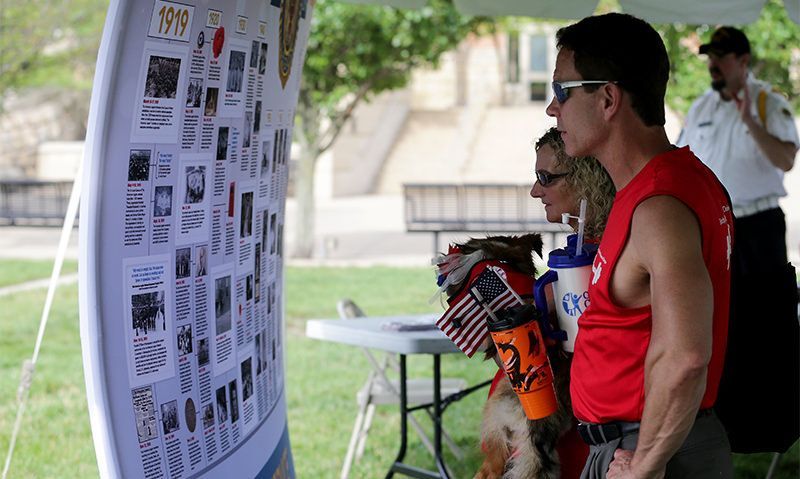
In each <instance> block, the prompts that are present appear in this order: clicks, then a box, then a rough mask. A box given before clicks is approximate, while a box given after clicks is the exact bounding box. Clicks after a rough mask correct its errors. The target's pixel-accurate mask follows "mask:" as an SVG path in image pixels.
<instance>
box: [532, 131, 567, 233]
mask: <svg viewBox="0 0 800 479" xmlns="http://www.w3.org/2000/svg"><path fill="white" fill-rule="evenodd" d="M555 164H556V152H555V150H553V147H552V146H550V145H543V146H542V147H541V148H539V151H537V152H536V168H535V169H536V171H541V172H547V173H548V174H550V175H554V174H560V173H565V171H563V169H561V168H556V166H555ZM531 196H532V197H534V198H539V199H540V200H541V201H542V204H543V205H544V210H545V212H546V213H547V221H549V222H551V223H560V222H561V214H562V213H569V214H570V215H577V214H578V211H577V207H576V204H577V201H575V197H574V196H573V194H572V191H570V190H569V188H568V187H567V182H566V181H564V177H561V178H556V179H553V180H551V182H550V184H548V185H547V186H542V184H541V183H540V182H539V181H537V180H534V183H533V188H531ZM570 223H572V221H570Z"/></svg>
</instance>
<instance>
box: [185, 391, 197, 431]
mask: <svg viewBox="0 0 800 479" xmlns="http://www.w3.org/2000/svg"><path fill="white" fill-rule="evenodd" d="M183 418H184V421H186V429H188V430H189V432H194V430H195V429H196V428H197V408H196V407H195V405H194V400H193V399H192V398H186V402H185V403H184V405H183Z"/></svg>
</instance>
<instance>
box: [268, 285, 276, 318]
mask: <svg viewBox="0 0 800 479" xmlns="http://www.w3.org/2000/svg"><path fill="white" fill-rule="evenodd" d="M274 304H275V285H273V284H272V283H270V284H269V285H267V314H272V308H273V306H274Z"/></svg>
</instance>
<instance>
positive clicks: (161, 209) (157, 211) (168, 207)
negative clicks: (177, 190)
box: [153, 185, 172, 217]
mask: <svg viewBox="0 0 800 479" xmlns="http://www.w3.org/2000/svg"><path fill="white" fill-rule="evenodd" d="M153 216H155V217H163V216H172V185H159V186H156V187H155V188H154V189H153Z"/></svg>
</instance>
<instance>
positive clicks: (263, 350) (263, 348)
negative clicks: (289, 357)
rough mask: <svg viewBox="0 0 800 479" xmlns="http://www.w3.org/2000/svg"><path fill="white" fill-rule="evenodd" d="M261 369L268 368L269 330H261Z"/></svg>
mask: <svg viewBox="0 0 800 479" xmlns="http://www.w3.org/2000/svg"><path fill="white" fill-rule="evenodd" d="M261 369H262V370H263V371H266V370H267V330H266V329H262V330H261Z"/></svg>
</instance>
